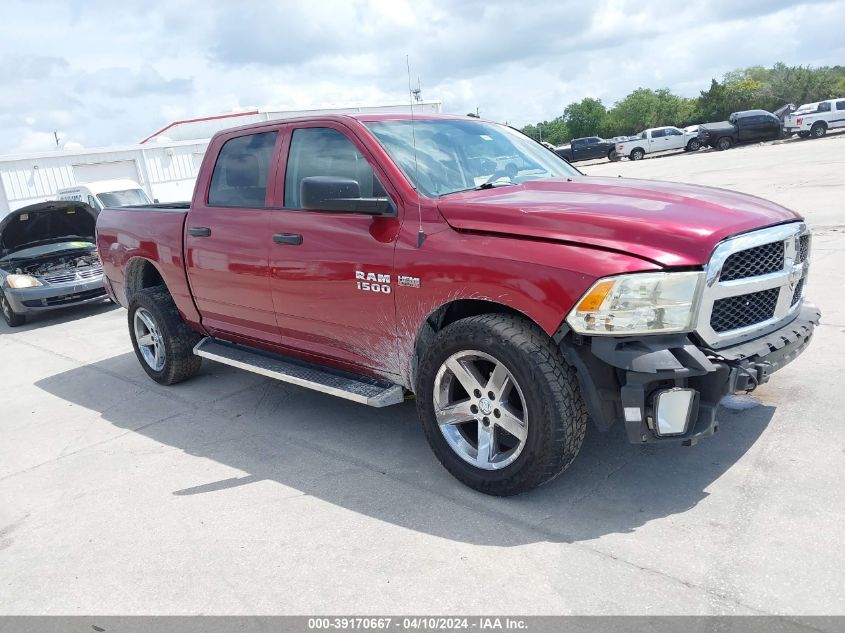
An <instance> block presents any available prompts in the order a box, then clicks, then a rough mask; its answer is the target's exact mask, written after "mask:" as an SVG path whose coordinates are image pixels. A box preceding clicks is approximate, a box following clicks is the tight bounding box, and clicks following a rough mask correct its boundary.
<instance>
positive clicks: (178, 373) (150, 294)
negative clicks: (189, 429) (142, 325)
mask: <svg viewBox="0 0 845 633" xmlns="http://www.w3.org/2000/svg"><path fill="white" fill-rule="evenodd" d="M142 308H143V309H144V310H145V311H146V314H148V315H150V317H152V319H153V321H154V322H155V325H156V326H157V328H158V331H159V339H160V342H161V344H163V348H164V364H163V366H162V367H161V368H160V369H158V370H156V369H155V368H153V367H152V366H150V364H149V362H148V361H147V360H146V359H145V358H144V355H143V354H142V352H141V350H140V348H139V346H138V341H137V339H136V334H135V327H134V323H135V313H136V312H137V311H138V310H139V309H142ZM129 336H130V338H131V339H132V347H133V349H134V350H135V355H136V356H137V357H138V361H139V362H140V363H141V367H143V368H144V371H146V372H147V375H148V376H149V377H150V378H152V379H153V380H155V381H156V382H157V383H159V384H162V385H172V384H175V383H177V382H182V381H183V380H187V379H188V378H191V377H192V376H194V375H195V374H196V373H197V372H198V371H199V369H200V366H201V365H202V358H200V357H199V356H196V355H195V354H194V353H193V348H194V345H196V344H197V343H198V342H199V341H200V339H201V338H202V336H200V335H199V334H197V333H196V332H194V331H193V330H192V329H190V328H189V327H188V326H187V324H186V323H185V322H184V321H183V320H182V317H181V316H180V315H179V310H178V309H177V308H176V304H175V303H173V298H172V297H171V296H170V293H169V292H168V291H167V288H165V287H164V286H154V287H152V288H144V289H143V290H139V291H138V292H137V293H136V294H135V296H134V297H133V298H132V301H130V302H129Z"/></svg>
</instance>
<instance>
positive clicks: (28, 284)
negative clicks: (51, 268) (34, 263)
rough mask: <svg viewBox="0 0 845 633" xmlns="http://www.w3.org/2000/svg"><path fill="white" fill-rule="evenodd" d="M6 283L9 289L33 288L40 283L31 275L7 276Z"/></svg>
mask: <svg viewBox="0 0 845 633" xmlns="http://www.w3.org/2000/svg"><path fill="white" fill-rule="evenodd" d="M6 283H7V284H9V288H35V287H36V286H40V285H41V282H40V281H38V280H37V279H36V278H35V277H33V276H31V275H9V276H8V277H6Z"/></svg>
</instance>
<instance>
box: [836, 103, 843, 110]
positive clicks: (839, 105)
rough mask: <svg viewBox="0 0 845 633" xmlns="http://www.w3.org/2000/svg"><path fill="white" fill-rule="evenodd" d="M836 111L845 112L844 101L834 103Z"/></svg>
mask: <svg viewBox="0 0 845 633" xmlns="http://www.w3.org/2000/svg"><path fill="white" fill-rule="evenodd" d="M836 109H837V110H845V101H837V102H836Z"/></svg>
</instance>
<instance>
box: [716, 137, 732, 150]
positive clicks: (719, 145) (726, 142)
mask: <svg viewBox="0 0 845 633" xmlns="http://www.w3.org/2000/svg"><path fill="white" fill-rule="evenodd" d="M731 145H733V141H731V139H730V138H729V137H727V136H723V137H722V138H720V139H719V140H718V141H717V142H716V149H718V150H719V151H720V152H724V151H725V150H728V149H730V148H731Z"/></svg>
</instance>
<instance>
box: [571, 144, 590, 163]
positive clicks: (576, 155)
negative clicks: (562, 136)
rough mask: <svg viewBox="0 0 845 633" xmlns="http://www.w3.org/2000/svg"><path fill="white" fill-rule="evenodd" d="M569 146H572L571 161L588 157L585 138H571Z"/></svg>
mask: <svg viewBox="0 0 845 633" xmlns="http://www.w3.org/2000/svg"><path fill="white" fill-rule="evenodd" d="M570 147H571V148H572V160H573V162H574V161H576V160H587V159H588V158H589V153H588V151H587V140H586V139H583V138H577V139H573V140H572V143H570Z"/></svg>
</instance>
